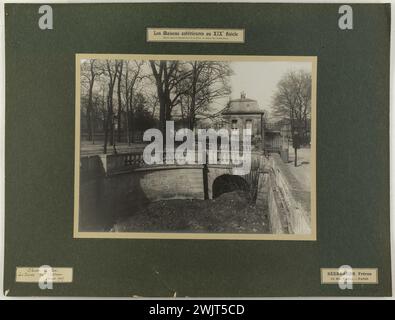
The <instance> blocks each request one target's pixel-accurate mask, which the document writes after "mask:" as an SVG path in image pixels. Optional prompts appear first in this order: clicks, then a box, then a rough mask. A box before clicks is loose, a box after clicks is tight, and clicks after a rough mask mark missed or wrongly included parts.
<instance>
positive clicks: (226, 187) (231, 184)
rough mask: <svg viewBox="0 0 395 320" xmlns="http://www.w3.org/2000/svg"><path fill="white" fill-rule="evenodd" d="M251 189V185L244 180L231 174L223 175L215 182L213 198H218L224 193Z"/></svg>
mask: <svg viewBox="0 0 395 320" xmlns="http://www.w3.org/2000/svg"><path fill="white" fill-rule="evenodd" d="M249 189H250V185H249V184H248V182H247V181H246V180H245V179H244V178H242V177H240V176H236V175H231V174H223V175H220V176H218V177H217V178H216V179H215V180H214V182H213V187H212V192H213V193H212V194H213V198H216V197H219V196H220V195H221V194H223V193H227V192H232V191H236V190H242V191H249Z"/></svg>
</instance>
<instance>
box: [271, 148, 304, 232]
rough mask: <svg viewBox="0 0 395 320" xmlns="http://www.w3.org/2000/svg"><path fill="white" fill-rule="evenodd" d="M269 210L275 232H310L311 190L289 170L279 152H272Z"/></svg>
mask: <svg viewBox="0 0 395 320" xmlns="http://www.w3.org/2000/svg"><path fill="white" fill-rule="evenodd" d="M270 189H271V190H270V192H269V198H268V201H269V211H270V216H271V220H272V222H271V223H272V228H273V232H275V233H292V234H310V233H311V212H310V192H308V191H305V190H303V189H302V188H301V186H300V183H299V182H298V181H297V180H296V179H295V178H294V177H293V175H292V174H291V173H290V172H289V169H288V168H287V167H286V166H285V165H284V163H283V162H282V160H281V158H280V156H279V155H278V154H272V161H271V173H270Z"/></svg>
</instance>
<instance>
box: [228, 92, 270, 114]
mask: <svg viewBox="0 0 395 320" xmlns="http://www.w3.org/2000/svg"><path fill="white" fill-rule="evenodd" d="M246 113H248V114H263V113H265V112H264V111H263V109H261V108H260V107H259V106H258V102H257V101H256V100H253V99H249V98H246V95H245V93H241V97H240V99H234V100H230V101H229V104H228V106H227V107H226V108H225V109H224V111H222V114H246Z"/></svg>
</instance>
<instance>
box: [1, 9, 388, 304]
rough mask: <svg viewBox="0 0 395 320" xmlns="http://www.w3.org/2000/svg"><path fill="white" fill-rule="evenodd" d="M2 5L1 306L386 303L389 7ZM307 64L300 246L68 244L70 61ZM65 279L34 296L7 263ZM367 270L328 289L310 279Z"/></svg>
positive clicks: (162, 242)
mask: <svg viewBox="0 0 395 320" xmlns="http://www.w3.org/2000/svg"><path fill="white" fill-rule="evenodd" d="M50 5H51V7H52V9H53V29H52V30H41V29H40V28H39V26H38V20H39V18H40V14H39V13H38V9H39V7H40V4H6V5H5V53H6V108H5V109H6V120H5V122H6V124H5V126H6V132H5V135H6V137H5V152H6V153H5V270H4V292H7V294H8V295H10V296H124V297H133V296H140V297H152V296H161V297H173V296H175V295H176V296H177V297H185V296H188V297H194V296H203V297H217V296H230V297H244V296H245V297H264V296H389V295H391V265H390V223H389V222H390V221H389V48H390V42H389V41H390V6H389V5H386V4H352V5H351V6H352V10H353V29H351V30H350V29H349V30H341V29H340V28H339V26H338V20H339V17H340V16H341V14H339V6H340V5H339V4H237V3H233V4H230V3H227V4H225V3H223V4H214V3H210V4H209V3H205V4H203V3H196V4H170V3H166V4H164V3H163V4H50ZM148 27H166V28H170V27H173V28H177V27H178V28H230V29H232V28H236V29H244V30H245V42H244V43H176V42H173V43H155V42H147V41H146V28H148ZM77 53H80V54H81V53H82V54H83V53H92V54H98V53H105V54H109V53H112V54H170V55H227V56H229V55H243V56H250V55H251V56H254V55H257V56H316V57H317V61H318V64H317V100H316V106H317V109H316V110H317V114H316V120H317V121H316V124H317V133H316V141H317V145H316V191H317V193H316V204H317V234H316V236H317V237H316V240H315V241H297V240H296V241H295V240H293V241H287V240H243V241H240V240H212V239H211V240H185V239H84V238H74V237H73V223H74V220H73V212H74V173H75V172H74V168H75V166H74V165H75V162H74V161H75V160H74V159H75V158H74V157H75V155H74V150H75V100H76V98H75V85H76V80H75V79H76V74H75V55H76V54H77ZM42 265H50V266H54V267H66V268H72V269H73V279H72V282H71V283H54V284H53V289H52V290H49V289H47V290H41V289H40V288H39V286H38V285H37V283H23V282H16V268H17V267H39V266H42ZM342 265H349V266H351V267H353V268H377V270H378V283H377V284H357V283H355V284H354V285H353V288H352V289H351V290H350V289H347V290H341V289H340V288H339V286H338V285H337V284H321V268H339V267H340V266H342Z"/></svg>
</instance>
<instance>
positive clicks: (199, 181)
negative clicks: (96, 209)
mask: <svg viewBox="0 0 395 320" xmlns="http://www.w3.org/2000/svg"><path fill="white" fill-rule="evenodd" d="M261 157H262V156H261V154H260V153H258V152H255V153H253V155H252V160H251V166H252V170H251V172H250V173H249V174H247V175H243V176H239V175H236V174H235V170H237V167H235V166H234V165H230V164H221V160H220V159H218V160H219V161H218V164H208V165H199V164H191V165H174V164H162V165H146V164H145V162H144V161H143V157H142V154H141V153H124V154H112V155H100V156H88V157H83V158H81V165H80V178H81V185H82V184H84V183H89V181H94V180H98V179H99V180H103V183H102V184H103V185H104V187H105V189H106V190H103V191H104V194H107V193H110V194H112V193H114V192H116V193H117V194H123V195H125V192H126V193H127V194H128V195H133V197H134V198H136V200H138V199H141V201H144V200H147V201H157V200H169V199H211V198H213V197H217V196H219V195H220V194H222V193H224V192H229V191H233V190H235V189H242V190H245V191H250V188H251V186H252V185H253V182H254V181H253V180H254V178H256V177H255V176H254V172H255V173H256V172H257V169H258V167H259V165H260V162H261ZM232 189H233V190H232Z"/></svg>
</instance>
